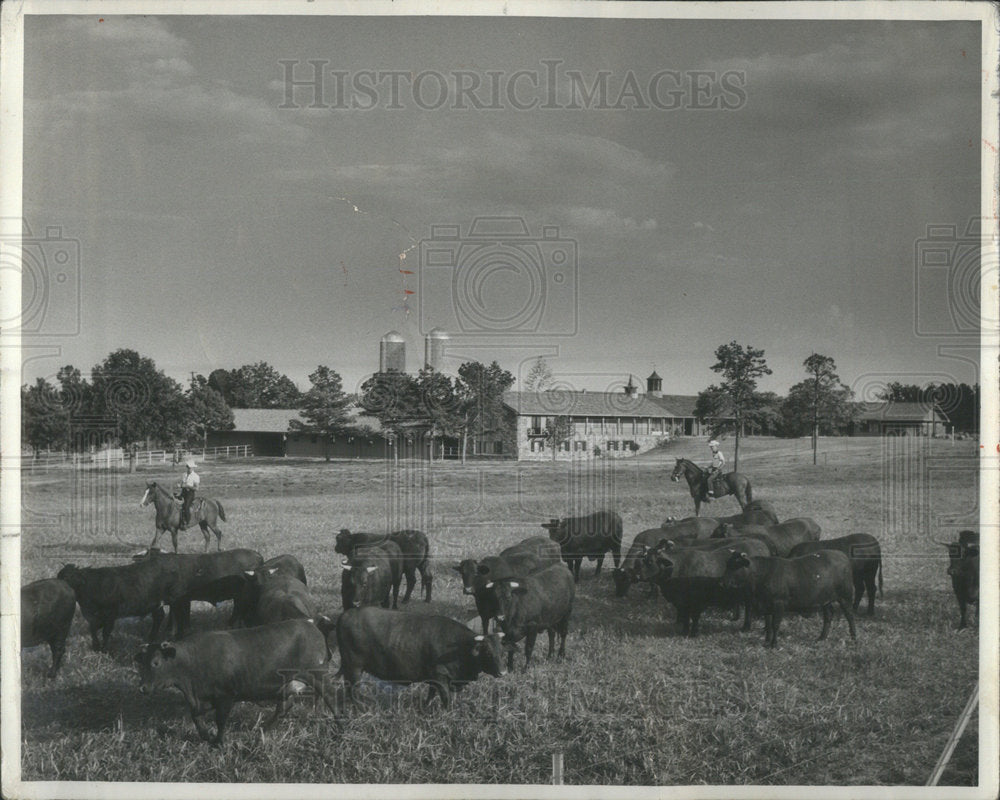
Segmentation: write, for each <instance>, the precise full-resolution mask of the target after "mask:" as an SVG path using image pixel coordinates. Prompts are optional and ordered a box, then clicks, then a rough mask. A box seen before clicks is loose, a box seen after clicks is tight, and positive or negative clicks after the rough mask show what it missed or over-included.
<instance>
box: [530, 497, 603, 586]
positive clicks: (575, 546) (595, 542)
mask: <svg viewBox="0 0 1000 800" xmlns="http://www.w3.org/2000/svg"><path fill="white" fill-rule="evenodd" d="M542 527H543V528H545V529H546V530H547V531H548V532H549V538H550V539H552V541H554V542H555V543H556V544H558V545H559V549H560V550H561V551H562V557H563V561H565V562H566V564H567V565H568V566H569V568H570V570H572V572H573V580H575V581H579V580H580V563H581V562H582V561H583V558H584V557H585V556H586V557H587V558H588V559H590V560H591V561H594V560H596V561H597V569H596V570H594V576H595V577H596V576H597V575H600V574H601V566H602V565H603V564H604V554H605V553H606V552H607V551H608V550H610V551H611V555H612V557H613V558H614V560H615V567H617V566H618V562H619V561H620V560H621V552H622V518H621V516H620V515H618V514H617V513H615V512H614V511H597V512H595V513H593V514H590V515H588V516H586V517H567V518H566V519H562V520H559V519H552V520H550V521H549V522H543V523H542Z"/></svg>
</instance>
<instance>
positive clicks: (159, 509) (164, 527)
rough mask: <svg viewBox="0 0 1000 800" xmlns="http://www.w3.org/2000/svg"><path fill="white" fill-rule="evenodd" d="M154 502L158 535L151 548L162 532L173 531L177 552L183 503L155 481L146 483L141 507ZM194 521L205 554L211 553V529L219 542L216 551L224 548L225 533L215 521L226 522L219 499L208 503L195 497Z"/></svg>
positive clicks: (172, 536) (193, 507)
mask: <svg viewBox="0 0 1000 800" xmlns="http://www.w3.org/2000/svg"><path fill="white" fill-rule="evenodd" d="M150 503H152V504H153V505H154V506H156V534H155V535H154V536H153V543H152V544H151V545H150V548H153V547H156V543H157V542H158V541H159V540H160V534H161V533H163V531H170V538H171V539H173V542H174V552H175V553H176V552H177V530H178V528H180V524H181V506H182V505H183V504H182V503H181V502H180V500H177V499H176V498H174V497H173V496H172V495H171V494H170V493H169V492H168V491H167V490H166V489H164V488H163V487H162V486H160V485H158V484H157V483H156V481H151V482H148V483H147V484H146V493H145V494H144V495H143V496H142V501H141V502H140V503H139V505H141V506H148V505H149V504H150ZM191 519H192V520H198V526H199V527H200V528H201V532H202V534H204V536H205V552H206V553H207V552H208V543H209V542H210V541H211V538H212V537H211V536H209V534H208V529H209V528H211V529H212V532H213V533H214V534H215V538H216V541H217V544H218V546H217V549H219V550H221V549H222V531H221V530H219V528H218V527H217V526H216V524H215V523H216V521H217V520H219V519H221V520H222V521H223V522H225V521H226V512H225V510H224V509H223V508H222V503H220V502H219V501H218V500H209V499H208V498H207V497H198V498H195V501H194V502H193V503H192V504H191Z"/></svg>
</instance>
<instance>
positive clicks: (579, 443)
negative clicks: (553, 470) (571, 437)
mask: <svg viewBox="0 0 1000 800" xmlns="http://www.w3.org/2000/svg"><path fill="white" fill-rule="evenodd" d="M573 449H574V450H577V451H580V450H586V449H587V443H586V442H585V441H584V440H582V439H577V440H576V441H575V442H573Z"/></svg>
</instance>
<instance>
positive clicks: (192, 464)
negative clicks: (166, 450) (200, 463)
mask: <svg viewBox="0 0 1000 800" xmlns="http://www.w3.org/2000/svg"><path fill="white" fill-rule="evenodd" d="M184 466H185V467H190V468H191V469H194V461H192V460H190V459H189V460H187V461H185V462H184Z"/></svg>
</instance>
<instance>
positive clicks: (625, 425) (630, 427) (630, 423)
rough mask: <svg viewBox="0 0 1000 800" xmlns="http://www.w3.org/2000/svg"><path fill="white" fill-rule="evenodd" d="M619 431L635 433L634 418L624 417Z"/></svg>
mask: <svg viewBox="0 0 1000 800" xmlns="http://www.w3.org/2000/svg"><path fill="white" fill-rule="evenodd" d="M620 433H635V418H634V417H625V419H623V420H622V429H621V431H620Z"/></svg>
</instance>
